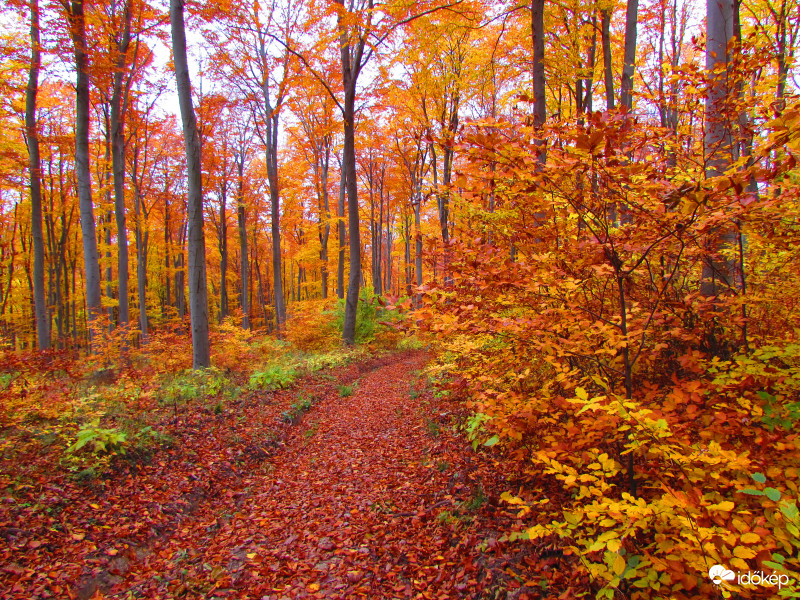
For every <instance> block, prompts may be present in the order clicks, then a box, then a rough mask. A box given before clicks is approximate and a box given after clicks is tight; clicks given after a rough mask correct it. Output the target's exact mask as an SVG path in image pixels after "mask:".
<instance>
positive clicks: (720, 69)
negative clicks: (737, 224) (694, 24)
mask: <svg viewBox="0 0 800 600" xmlns="http://www.w3.org/2000/svg"><path fill="white" fill-rule="evenodd" d="M706 24H707V34H706V70H707V71H708V73H709V80H710V86H709V90H708V94H707V97H706V114H705V117H706V131H705V139H704V146H705V154H706V156H705V164H706V177H716V176H718V175H721V174H722V173H724V172H725V170H726V169H727V168H728V166H729V165H730V164H731V160H732V158H733V157H732V152H733V149H734V148H733V137H732V132H731V126H730V123H729V119H728V115H727V114H726V113H727V111H726V106H727V102H728V97H729V94H730V93H732V90H731V89H729V86H728V73H727V70H728V64H729V61H730V54H729V52H728V42H729V41H730V40H731V38H732V37H733V33H734V31H733V25H734V2H733V0H707V2H706ZM735 243H736V237H735V232H734V230H733V228H732V227H730V226H724V229H723V230H722V231H721V232H715V233H711V234H710V235H709V237H708V239H707V240H706V242H705V245H706V255H705V256H704V259H703V269H702V280H701V284H700V292H701V293H702V294H703V295H704V296H717V295H718V294H719V293H720V292H721V291H724V290H726V289H730V288H731V287H732V286H733V285H734V266H733V262H732V261H731V260H726V259H723V258H720V257H719V252H720V250H721V249H722V248H723V247H724V246H729V247H734V244H735Z"/></svg>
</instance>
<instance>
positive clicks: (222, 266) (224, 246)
mask: <svg viewBox="0 0 800 600" xmlns="http://www.w3.org/2000/svg"><path fill="white" fill-rule="evenodd" d="M225 188H227V184H226V185H225ZM220 196H221V200H220V204H219V322H220V323H222V321H223V320H224V319H225V317H227V316H228V211H227V208H228V207H227V204H228V199H227V193H226V189H223V190H222V194H220Z"/></svg>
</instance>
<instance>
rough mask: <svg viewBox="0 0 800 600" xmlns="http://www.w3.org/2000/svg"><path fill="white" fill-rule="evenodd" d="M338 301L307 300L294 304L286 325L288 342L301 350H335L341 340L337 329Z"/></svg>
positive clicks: (339, 331)
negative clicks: (335, 309)
mask: <svg viewBox="0 0 800 600" xmlns="http://www.w3.org/2000/svg"><path fill="white" fill-rule="evenodd" d="M336 302H337V301H336V300H335V299H333V300H306V301H303V302H294V303H292V305H291V307H290V309H289V314H288V318H287V320H286V321H287V323H286V340H287V341H288V342H290V343H291V344H292V345H293V346H294V347H296V348H298V349H300V350H317V351H319V350H328V349H332V348H335V347H336V346H337V345H338V344H339V342H340V338H341V330H338V331H337V329H336V319H335V311H334V310H333V307H334V306H335V305H336Z"/></svg>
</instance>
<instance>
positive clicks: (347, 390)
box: [339, 384, 355, 398]
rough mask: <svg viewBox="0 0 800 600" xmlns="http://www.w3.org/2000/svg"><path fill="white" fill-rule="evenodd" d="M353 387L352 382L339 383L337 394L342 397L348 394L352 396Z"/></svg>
mask: <svg viewBox="0 0 800 600" xmlns="http://www.w3.org/2000/svg"><path fill="white" fill-rule="evenodd" d="M354 388H355V385H354V384H352V385H340V386H339V396H341V397H342V398H347V397H349V396H352V395H353V389H354Z"/></svg>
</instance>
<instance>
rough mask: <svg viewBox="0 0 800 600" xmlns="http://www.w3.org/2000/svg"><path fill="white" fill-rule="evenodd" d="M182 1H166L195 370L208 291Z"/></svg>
mask: <svg viewBox="0 0 800 600" xmlns="http://www.w3.org/2000/svg"><path fill="white" fill-rule="evenodd" d="M184 4H185V3H184V0H170V5H169V8H170V10H169V16H170V23H171V24H172V55H173V60H174V62H175V79H176V82H177V88H178V102H179V104H180V111H181V120H182V122H183V139H184V145H185V151H186V179H187V184H188V191H189V194H188V201H187V204H188V225H189V235H188V247H189V312H190V318H191V324H192V351H193V360H192V364H193V366H194V368H195V369H200V368H204V367H208V366H210V365H211V352H210V347H209V337H208V289H207V284H206V243H205V233H204V232H203V188H202V166H201V163H200V137H199V134H198V132H197V119H196V117H195V114H194V107H193V106H192V84H191V81H190V79H189V64H188V61H187V58H186V28H185V25H184V17H183V9H184Z"/></svg>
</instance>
